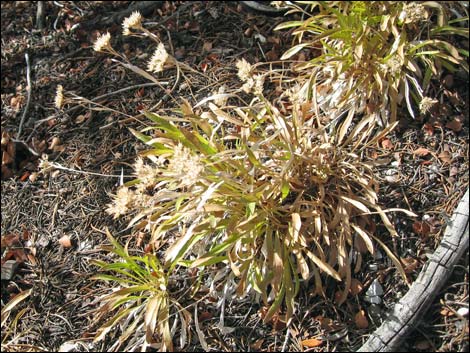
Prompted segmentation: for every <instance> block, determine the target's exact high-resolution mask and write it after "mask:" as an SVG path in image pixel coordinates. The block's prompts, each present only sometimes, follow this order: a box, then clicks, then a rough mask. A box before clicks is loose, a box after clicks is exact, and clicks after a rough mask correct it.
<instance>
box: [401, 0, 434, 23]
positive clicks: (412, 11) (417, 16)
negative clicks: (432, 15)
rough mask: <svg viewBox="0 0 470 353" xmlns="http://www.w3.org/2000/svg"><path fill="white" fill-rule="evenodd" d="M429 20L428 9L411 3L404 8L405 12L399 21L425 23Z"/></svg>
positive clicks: (402, 12)
mask: <svg viewBox="0 0 470 353" xmlns="http://www.w3.org/2000/svg"><path fill="white" fill-rule="evenodd" d="M427 18H428V13H427V11H426V8H425V7H424V6H423V5H421V4H418V3H416V2H409V3H406V4H405V5H404V6H403V10H402V11H401V12H400V15H399V16H398V20H399V21H402V22H403V23H414V22H420V21H424V20H426V19H427Z"/></svg>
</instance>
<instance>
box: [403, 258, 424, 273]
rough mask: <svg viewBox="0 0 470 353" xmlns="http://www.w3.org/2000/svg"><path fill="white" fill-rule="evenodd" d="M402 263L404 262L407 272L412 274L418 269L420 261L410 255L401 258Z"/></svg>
mask: <svg viewBox="0 0 470 353" xmlns="http://www.w3.org/2000/svg"><path fill="white" fill-rule="evenodd" d="M400 260H401V263H402V264H403V269H404V270H405V273H406V274H410V273H413V272H415V271H416V269H417V268H418V266H419V261H418V260H416V259H414V258H412V257H410V256H408V257H405V258H400Z"/></svg>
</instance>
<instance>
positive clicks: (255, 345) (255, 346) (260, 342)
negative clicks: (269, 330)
mask: <svg viewBox="0 0 470 353" xmlns="http://www.w3.org/2000/svg"><path fill="white" fill-rule="evenodd" d="M263 343H264V338H260V339H257V340H256V341H255V342H253V343H252V344H251V348H252V349H253V351H255V352H259V351H260V350H261V346H262V345H263Z"/></svg>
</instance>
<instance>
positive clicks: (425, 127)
mask: <svg viewBox="0 0 470 353" xmlns="http://www.w3.org/2000/svg"><path fill="white" fill-rule="evenodd" d="M423 130H424V133H425V134H426V135H428V136H432V135H434V127H433V126H432V125H431V124H429V123H426V124H424V125H423Z"/></svg>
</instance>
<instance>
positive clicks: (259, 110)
mask: <svg viewBox="0 0 470 353" xmlns="http://www.w3.org/2000/svg"><path fill="white" fill-rule="evenodd" d="M209 107H210V111H206V112H204V113H201V114H197V113H196V112H194V111H193V109H192V108H191V107H190V105H189V104H188V103H185V104H184V105H183V106H182V107H181V110H180V111H181V112H182V114H181V116H180V117H173V116H171V117H170V116H167V117H165V116H159V115H157V114H154V113H149V112H147V113H146V116H147V117H148V118H150V119H151V120H152V121H153V122H154V123H155V124H156V125H155V126H154V127H153V128H147V129H146V130H147V131H151V134H150V135H145V134H142V133H139V132H136V131H134V134H135V135H136V136H137V137H138V138H140V139H141V140H142V141H144V142H145V143H146V144H147V145H149V146H151V147H152V149H151V150H149V151H147V152H145V153H144V154H143V155H144V156H145V157H147V159H148V160H149V161H148V163H145V164H144V162H143V161H142V160H138V162H137V164H136V174H137V175H140V178H138V179H135V180H134V181H131V182H129V183H127V184H125V186H123V189H121V190H126V193H125V199H126V200H121V199H120V197H119V195H120V192H118V195H117V197H116V199H115V201H114V203H113V204H112V205H111V207H110V209H109V210H110V211H111V212H112V211H113V210H114V209H115V208H117V207H118V205H120V204H122V203H124V202H127V200H128V196H127V195H128V192H129V191H128V190H130V189H128V188H132V193H133V196H132V198H133V199H134V200H139V201H137V202H133V203H132V204H131V205H132V207H129V206H128V209H127V211H128V213H131V214H134V218H133V219H132V221H131V222H130V225H131V226H134V230H135V231H137V230H143V229H145V230H148V231H149V232H150V233H151V239H150V243H151V244H153V245H154V246H155V248H156V249H164V266H165V268H167V269H169V271H172V270H173V269H175V268H177V266H188V267H205V266H211V265H214V264H219V267H218V268H220V266H221V265H226V266H229V267H230V269H231V271H232V274H233V276H234V277H235V278H236V286H235V287H234V288H232V289H233V292H234V293H235V292H236V293H237V294H238V295H240V296H244V295H246V294H248V293H251V292H253V291H254V292H257V293H259V294H260V295H261V297H262V299H263V301H264V303H265V304H268V303H271V306H270V309H269V312H268V314H267V315H266V317H265V321H269V320H270V318H272V316H273V315H274V314H276V313H278V312H279V311H280V309H281V304H282V303H285V305H286V309H287V312H286V317H287V319H289V318H290V317H291V316H292V314H293V312H294V301H295V297H296V295H297V293H298V290H299V285H300V283H301V281H309V280H310V279H312V278H313V282H314V289H313V291H314V292H315V293H317V294H324V291H323V285H322V278H321V274H322V273H325V274H327V275H328V276H330V277H332V278H334V279H335V280H337V281H338V282H339V283H341V284H340V286H341V287H342V295H341V297H340V298H339V303H342V302H344V301H345V300H346V297H347V295H348V291H349V287H350V282H351V275H352V272H353V271H354V269H352V268H351V263H352V258H351V256H354V257H355V258H356V259H357V261H358V263H359V264H360V261H361V260H360V259H361V257H362V254H361V251H362V250H363V249H367V251H368V252H370V253H372V254H373V253H374V242H377V243H378V244H380V246H381V247H383V248H384V249H385V251H386V252H387V254H388V255H389V256H390V257H391V259H392V261H393V262H394V263H395V264H396V266H397V267H398V269H399V270H400V271H401V272H402V274H403V276H404V277H405V279H406V276H405V275H404V273H403V270H402V269H401V265H400V263H399V261H398V259H397V258H396V257H395V256H394V255H393V254H392V253H391V252H390V250H388V248H387V247H386V246H385V244H384V243H383V242H381V241H380V240H379V239H378V238H377V237H376V236H375V235H374V234H373V226H374V225H373V220H372V218H371V216H370V215H371V213H377V214H378V215H379V216H380V217H381V219H382V221H383V222H384V224H385V226H386V227H387V229H388V230H389V232H390V234H391V235H392V236H396V232H395V230H394V229H393V226H392V224H391V222H390V221H389V219H388V217H387V216H386V213H385V212H386V211H384V210H382V209H381V207H380V206H379V205H378V202H377V188H378V185H377V182H376V180H375V178H374V174H373V171H372V168H371V167H370V166H368V165H367V164H365V163H363V162H362V161H361V158H360V155H361V153H362V152H363V151H364V150H365V149H366V148H367V145H366V144H364V145H362V146H359V145H355V146H354V148H350V147H348V145H349V144H350V142H351V139H347V140H346V142H345V143H344V144H340V145H333V144H332V143H331V142H330V139H329V137H328V136H327V135H326V134H325V133H323V132H322V131H324V129H323V128H322V127H321V126H319V122H316V121H314V120H313V119H310V115H307V116H305V115H303V114H302V113H301V112H295V111H294V113H293V115H291V116H283V115H282V114H281V113H280V112H279V111H278V110H277V109H276V108H274V107H273V106H272V105H271V104H270V103H269V102H263V103H258V104H256V105H255V106H250V107H245V108H235V109H234V110H233V111H232V112H226V111H223V110H221V109H220V108H218V107H216V106H215V105H213V104H211V103H210V104H209ZM174 122H176V123H174ZM183 126H184V127H183ZM385 133H387V131H384V133H383V134H385ZM383 134H382V136H383ZM376 142H377V139H374V140H372V141H370V143H371V144H373V143H376ZM142 170H145V172H144V173H142ZM149 175H150V176H151V177H150V178H148V177H147V176H149ZM142 200H145V201H142ZM115 214H116V215H120V214H121V212H118V213H115ZM410 214H411V213H410ZM358 268H359V267H358ZM220 271H224V269H221V270H220ZM216 276H217V272H215V274H214V278H215V277H216Z"/></svg>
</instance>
